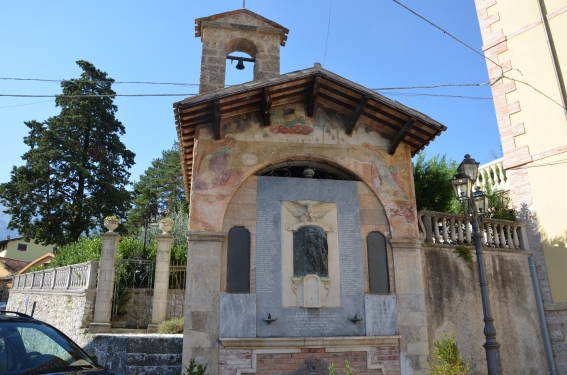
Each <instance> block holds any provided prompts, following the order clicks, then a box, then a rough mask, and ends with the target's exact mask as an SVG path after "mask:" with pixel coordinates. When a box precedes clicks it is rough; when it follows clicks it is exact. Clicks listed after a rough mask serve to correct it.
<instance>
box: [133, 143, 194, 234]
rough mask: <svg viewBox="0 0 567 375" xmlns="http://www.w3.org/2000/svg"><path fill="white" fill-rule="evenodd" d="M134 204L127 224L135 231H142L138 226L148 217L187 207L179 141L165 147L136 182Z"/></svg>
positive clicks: (159, 216)
mask: <svg viewBox="0 0 567 375" xmlns="http://www.w3.org/2000/svg"><path fill="white" fill-rule="evenodd" d="M133 206H134V207H133V208H132V209H131V210H130V211H129V212H128V222H127V224H126V226H127V227H128V229H129V231H131V232H132V231H134V233H139V232H138V231H137V229H139V228H140V227H142V226H143V224H144V221H145V220H147V219H149V218H154V219H161V218H163V217H166V216H168V215H169V214H170V213H172V212H177V211H184V212H187V211H188V203H187V202H186V200H185V188H184V186H183V172H182V170H181V159H180V156H179V149H178V146H177V143H174V145H173V147H172V148H171V149H169V150H165V151H162V154H161V157H160V158H158V159H154V160H153V161H152V165H151V166H150V167H149V168H148V169H146V171H145V172H144V174H143V175H141V176H140V181H138V182H136V183H134V199H133Z"/></svg>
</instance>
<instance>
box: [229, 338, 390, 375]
mask: <svg viewBox="0 0 567 375" xmlns="http://www.w3.org/2000/svg"><path fill="white" fill-rule="evenodd" d="M282 352H283V353H282ZM399 359H400V354H399V348H398V347H397V346H391V345H384V346H376V347H370V348H368V347H360V348H326V349H325V348H300V349H271V350H257V351H254V350H221V352H220V360H219V374H220V375H234V374H236V372H237V371H238V370H241V371H242V373H248V372H250V370H252V369H255V373H256V374H257V375H288V374H290V375H291V374H328V368H329V366H330V365H331V364H334V365H335V367H336V369H337V372H338V373H339V374H340V373H344V369H345V360H347V361H348V362H349V364H350V366H351V369H352V370H353V371H354V373H356V374H358V375H370V374H384V375H386V374H387V375H396V374H399V373H400V368H399Z"/></svg>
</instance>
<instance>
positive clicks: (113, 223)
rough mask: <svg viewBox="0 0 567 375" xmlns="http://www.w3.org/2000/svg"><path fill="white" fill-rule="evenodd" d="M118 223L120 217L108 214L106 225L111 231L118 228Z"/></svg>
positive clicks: (105, 220)
mask: <svg viewBox="0 0 567 375" xmlns="http://www.w3.org/2000/svg"><path fill="white" fill-rule="evenodd" d="M118 224H119V223H118V218H117V217H116V216H107V217H105V218H104V227H105V228H106V229H108V231H109V232H111V233H112V232H114V230H115V229H116V228H118Z"/></svg>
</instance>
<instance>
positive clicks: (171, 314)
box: [167, 264, 187, 319]
mask: <svg viewBox="0 0 567 375" xmlns="http://www.w3.org/2000/svg"><path fill="white" fill-rule="evenodd" d="M186 285H187V264H172V265H170V266H169V291H168V294H169V295H168V298H167V301H168V302H167V319H171V318H180V317H182V316H183V311H184V304H185V286H186Z"/></svg>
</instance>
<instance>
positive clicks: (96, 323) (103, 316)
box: [89, 232, 120, 333]
mask: <svg viewBox="0 0 567 375" xmlns="http://www.w3.org/2000/svg"><path fill="white" fill-rule="evenodd" d="M101 237H102V252H101V254H100V263H99V270H98V286H97V288H96V302H95V308H94V319H93V322H92V323H91V324H90V325H89V333H108V332H110V317H111V314H112V311H111V310H112V294H113V293H114V264H115V261H116V250H117V249H118V241H119V240H120V235H119V234H118V233H114V232H107V233H104V234H103V235H101Z"/></svg>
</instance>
